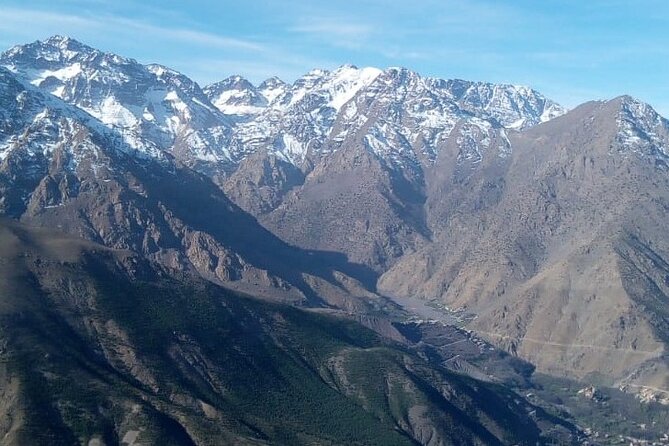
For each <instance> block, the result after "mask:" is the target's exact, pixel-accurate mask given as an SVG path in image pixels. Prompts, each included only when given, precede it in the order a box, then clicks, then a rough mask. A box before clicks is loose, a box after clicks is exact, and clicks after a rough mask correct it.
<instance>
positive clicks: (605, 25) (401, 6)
mask: <svg viewBox="0 0 669 446" xmlns="http://www.w3.org/2000/svg"><path fill="white" fill-rule="evenodd" d="M52 34H64V35H70V36H72V37H74V38H77V39H79V40H81V41H83V42H85V43H88V44H90V45H92V46H95V47H97V48H100V49H103V50H106V51H112V52H116V53H119V54H121V55H124V56H129V57H134V58H136V59H138V60H139V61H141V62H145V63H150V62H158V63H162V64H164V65H167V66H170V67H172V68H175V69H177V70H179V71H181V72H183V73H184V74H187V75H189V76H190V77H192V78H193V79H195V80H197V81H198V82H199V83H200V84H207V83H210V82H213V81H216V80H220V79H222V78H225V77H227V76H228V75H231V74H242V75H244V76H246V77H248V78H249V79H250V80H252V81H254V82H259V81H262V80H263V79H265V78H267V77H270V76H272V75H278V76H279V77H281V78H283V79H284V80H287V81H292V80H294V79H295V78H297V77H298V76H300V75H301V74H303V73H305V72H307V71H309V70H310V69H312V68H317V67H318V68H334V67H336V66H339V65H342V64H344V63H353V64H356V65H358V66H377V67H380V68H384V67H388V66H405V67H408V68H411V69H413V70H415V71H418V72H419V73H421V74H424V75H429V76H436V77H442V78H462V79H470V80H485V81H493V82H507V83H514V84H525V85H530V86H532V87H534V88H536V89H538V90H540V91H542V92H543V93H544V94H546V95H547V96H549V97H551V98H553V99H555V100H557V101H558V102H561V103H562V104H564V105H566V106H568V107H573V106H575V105H577V104H579V103H581V102H584V101H586V100H589V99H606V98H611V97H614V96H617V95H620V94H631V95H633V96H636V97H638V98H640V99H642V100H644V101H646V102H649V103H650V104H651V105H653V106H654V107H655V108H656V109H658V110H659V111H660V112H661V113H662V114H663V115H665V116H669V2H667V1H666V0H635V1H621V0H608V1H601V0H587V1H584V0H579V1H575V0H541V1H538V0H519V1H486V0H401V1H396V0H390V1H388V0H386V1H381V0H355V1H338V0H329V1H327V2H325V1H314V0H311V1H310V0H275V1H269V0H255V1H253V0H245V1H227V0H224V1H206V0H181V1H173V0H163V1H153V0H144V1H141V2H140V1H128V0H50V1H44V0H28V1H26V0H21V1H18V0H2V7H0V46H1V47H3V48H8V47H10V46H13V45H15V44H19V43H26V42H30V41H34V40H37V39H43V38H46V37H48V36H49V35H52Z"/></svg>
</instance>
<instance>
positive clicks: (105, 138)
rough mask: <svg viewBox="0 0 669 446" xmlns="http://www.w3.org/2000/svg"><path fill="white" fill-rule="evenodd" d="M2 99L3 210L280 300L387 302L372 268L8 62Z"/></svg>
mask: <svg viewBox="0 0 669 446" xmlns="http://www.w3.org/2000/svg"><path fill="white" fill-rule="evenodd" d="M0 102H1V103H2V111H1V112H0V113H1V114H2V118H3V126H4V127H3V133H2V135H1V137H2V139H1V140H0V159H1V161H0V210H1V211H2V213H3V214H5V215H9V216H12V217H14V218H17V219H21V220H22V221H25V222H29V223H31V224H33V225H40V226H44V227H51V228H61V229H62V230H63V231H67V232H69V233H71V234H74V235H77V236H80V237H83V238H86V239H89V240H92V241H95V242H98V243H102V244H104V245H105V246H109V247H114V248H122V249H131V250H133V251H134V252H137V253H140V254H142V255H144V256H146V257H147V258H150V259H153V260H156V261H159V262H161V263H162V264H163V265H164V266H166V267H168V268H171V269H172V270H174V271H190V270H193V271H197V272H198V273H199V274H201V275H202V276H203V277H205V278H208V279H211V280H214V281H217V282H220V283H226V284H227V285H228V286H231V287H234V288H237V289H240V290H247V291H253V292H254V293H256V294H259V295H267V296H268V297H271V298H273V299H279V300H290V301H293V302H296V303H300V302H302V303H304V304H309V305H333V306H337V307H341V308H346V307H348V306H349V305H352V307H351V308H355V307H356V306H359V305H362V306H365V305H369V304H371V305H376V304H374V302H376V301H378V300H379V299H378V297H377V296H375V295H374V294H373V293H371V292H369V291H368V290H367V289H366V288H365V287H364V286H363V285H362V283H368V282H369V281H370V277H371V276H370V274H369V273H367V272H366V269H365V268H364V267H361V266H356V265H353V264H350V263H349V262H347V261H346V259H345V258H344V257H343V256H342V255H336V254H328V253H317V252H307V251H302V250H300V249H296V248H293V247H291V246H289V245H287V244H285V243H284V242H282V241H281V240H279V239H277V238H276V237H275V236H273V235H272V234H271V233H269V232H268V231H267V230H265V229H264V228H263V227H261V226H260V225H259V224H258V223H257V222H256V221H255V219H254V218H253V217H252V216H250V215H248V214H247V213H245V212H244V211H242V210H241V209H239V208H238V207H237V206H235V205H234V204H233V203H232V202H231V201H230V200H229V199H228V198H227V197H226V196H225V195H224V194H223V193H222V192H221V190H220V189H219V188H218V187H217V186H216V185H215V184H214V183H213V182H212V181H211V180H209V179H208V178H207V177H205V176H203V175H201V174H198V173H196V172H195V171H193V170H191V169H189V168H187V167H184V166H182V165H181V164H180V163H179V162H177V161H174V160H173V158H172V156H171V154H170V153H168V152H164V151H162V150H161V149H160V148H159V147H158V145H157V144H155V143H153V142H152V141H150V140H146V139H139V138H136V139H133V142H132V144H130V143H129V142H128V141H127V140H126V139H125V138H124V136H123V135H122V134H121V133H120V132H119V131H118V130H117V129H115V128H109V127H107V126H105V125H104V124H103V123H102V122H100V121H98V120H97V119H95V118H94V117H92V116H91V115H89V114H87V113H86V112H84V111H82V110H80V109H78V108H76V107H74V106H71V105H68V104H66V103H64V102H63V101H62V100H60V99H58V98H56V97H54V96H52V95H50V94H46V93H42V92H41V91H39V90H37V89H35V87H32V86H30V85H27V84H25V83H24V81H22V80H21V79H19V78H17V77H16V76H15V75H14V74H12V73H10V72H9V71H7V70H5V69H0ZM356 301H357V303H356Z"/></svg>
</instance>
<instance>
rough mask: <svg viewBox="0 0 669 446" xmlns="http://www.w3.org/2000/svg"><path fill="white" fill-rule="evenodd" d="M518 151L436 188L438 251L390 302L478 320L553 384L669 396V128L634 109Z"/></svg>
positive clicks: (556, 130)
mask: <svg viewBox="0 0 669 446" xmlns="http://www.w3.org/2000/svg"><path fill="white" fill-rule="evenodd" d="M510 139H511V145H512V147H513V154H512V156H511V158H510V159H509V160H507V161H504V162H503V161H497V162H495V163H492V164H491V165H488V166H485V165H484V166H482V167H479V168H478V169H477V170H474V171H472V173H471V175H469V176H468V177H466V178H465V179H464V180H462V179H460V180H459V179H457V178H455V176H454V175H444V174H443V172H442V173H440V174H435V175H433V176H432V177H431V178H430V181H429V184H428V194H429V195H430V194H431V195H430V197H431V198H430V199H428V206H429V208H428V211H427V212H428V215H429V216H431V217H428V218H429V221H430V224H431V229H432V231H433V233H434V234H435V241H434V243H433V244H432V245H430V246H428V247H427V248H425V249H423V250H421V251H419V252H417V253H415V254H412V255H409V256H406V257H405V258H403V259H402V260H401V261H400V262H399V263H398V264H397V265H396V266H395V267H393V268H391V269H390V271H388V272H387V273H385V274H384V275H383V277H382V278H381V280H380V289H381V290H383V291H385V292H386V293H389V294H393V293H397V294H404V295H419V296H422V297H424V298H425V299H429V300H438V301H442V302H445V303H446V304H448V305H449V306H452V307H455V308H466V309H467V310H468V311H471V312H473V313H475V314H476V315H477V318H476V319H475V320H474V321H473V322H472V323H471V327H472V328H475V329H476V330H478V331H480V332H481V333H482V334H485V335H487V336H488V337H489V338H490V339H491V340H493V341H496V342H497V343H499V344H502V345H504V346H506V347H507V348H508V349H509V350H511V351H514V352H517V353H518V354H520V355H522V356H523V357H525V358H528V359H530V360H531V361H532V362H533V363H535V364H537V365H538V367H539V369H540V370H544V371H549V372H553V373H563V374H567V375H570V376H577V377H586V376H589V377H590V378H593V379H595V378H596V379H600V380H602V381H605V382H609V383H631V384H634V385H640V384H643V385H648V386H653V387H655V388H659V389H669V382H668V377H669V369H668V363H667V356H666V353H665V351H666V345H667V344H666V343H667V342H668V341H669V330H668V322H669V319H668V318H667V316H668V315H669V313H668V311H669V298H668V296H669V288H667V281H666V277H667V274H666V271H668V270H667V268H666V265H667V262H666V259H669V237H668V235H669V234H668V233H667V230H666V223H665V220H666V210H667V209H668V207H667V206H668V205H669V177H668V176H667V164H666V160H667V156H666V154H665V152H664V150H665V148H666V147H667V143H668V142H669V138H667V125H666V121H664V120H662V119H661V118H659V117H658V116H657V115H656V114H655V113H654V112H653V111H652V109H650V108H649V107H647V106H645V105H644V104H640V103H638V102H636V101H634V100H632V99H631V98H628V97H621V98H617V99H615V100H612V101H609V102H594V103H588V104H585V105H583V106H581V107H579V108H577V109H575V110H574V111H572V112H570V113H568V114H567V115H565V116H563V117H560V118H557V119H555V120H553V121H550V122H548V123H546V124H542V125H539V126H537V127H535V128H533V129H530V130H528V131H527V132H524V133H519V134H513V135H510ZM436 167H437V169H436V170H438V169H439V165H437V166H436ZM445 169H448V168H447V167H445ZM434 191H439V193H438V194H435V193H434ZM467 191H469V192H467Z"/></svg>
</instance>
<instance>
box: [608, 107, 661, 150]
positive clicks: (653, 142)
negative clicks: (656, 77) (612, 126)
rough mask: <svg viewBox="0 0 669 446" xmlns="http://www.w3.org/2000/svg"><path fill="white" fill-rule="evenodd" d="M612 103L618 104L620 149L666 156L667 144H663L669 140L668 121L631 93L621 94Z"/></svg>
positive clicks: (617, 138)
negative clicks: (630, 94)
mask: <svg viewBox="0 0 669 446" xmlns="http://www.w3.org/2000/svg"><path fill="white" fill-rule="evenodd" d="M613 103H614V104H616V105H617V107H618V114H617V117H616V120H617V124H618V134H617V136H616V142H617V145H618V151H619V152H623V153H628V152H632V153H636V154H637V155H641V156H651V157H654V158H667V157H669V147H667V146H666V144H665V142H666V141H668V140H669V121H667V120H666V119H664V118H663V117H662V116H660V114H659V113H657V112H656V111H655V109H653V107H651V106H650V105H649V104H647V103H645V102H642V101H640V100H638V99H635V98H633V97H631V96H620V97H618V98H615V99H614V100H613Z"/></svg>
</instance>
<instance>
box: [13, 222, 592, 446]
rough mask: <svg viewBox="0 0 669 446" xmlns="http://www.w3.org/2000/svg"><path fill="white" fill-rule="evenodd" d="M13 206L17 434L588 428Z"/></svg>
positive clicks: (497, 438)
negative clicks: (61, 229) (30, 222)
mask: <svg viewBox="0 0 669 446" xmlns="http://www.w3.org/2000/svg"><path fill="white" fill-rule="evenodd" d="M165 273H166V271H165V270H164V269H162V268H161V267H160V266H158V265H157V264H153V263H151V262H147V261H146V260H145V259H143V258H142V257H140V256H137V255H136V254H134V253H132V252H130V251H127V250H111V249H109V248H106V247H103V246H100V245H96V244H93V243H91V242H87V241H83V240H78V239H74V238H71V237H66V236H62V235H60V234H58V233H54V232H51V231H45V230H38V229H34V228H30V227H27V226H24V225H20V224H18V223H16V222H9V221H6V220H4V219H2V220H0V296H2V297H1V298H0V358H2V361H0V382H1V383H2V392H0V404H1V405H2V411H0V435H1V436H2V439H3V440H2V443H3V444H7V445H23V444H33V445H60V444H63V445H66V444H67V445H70V444H161V445H199V444H202V445H205V444H248V445H263V444H293V445H298V444H314V443H318V444H369V445H373V444H379V445H380V444H397V445H400V444H407V445H410V444H425V445H427V444H481V445H483V444H486V445H488V444H511V443H513V444H528V445H529V444H532V445H533V444H536V443H537V442H539V443H548V442H551V441H562V442H571V443H575V442H576V440H577V438H578V435H579V433H578V432H577V430H576V429H575V428H574V427H573V426H572V425H570V424H569V423H566V422H563V421H561V420H559V419H557V418H554V417H551V416H549V415H548V414H546V413H545V412H544V411H543V410H542V409H540V408H538V407H535V406H533V405H531V404H529V403H528V402H527V401H525V400H524V399H522V397H520V396H519V395H517V394H514V393H512V392H509V391H507V390H504V389H503V388H502V387H500V386H497V385H492V384H487V383H484V382H480V381H476V380H473V379H470V378H466V377H464V376H461V375H456V374H453V373H451V372H447V371H445V370H444V369H441V368H435V367H433V366H431V365H430V364H429V363H427V362H426V361H424V360H422V359H420V358H418V357H417V356H415V355H414V354H412V353H411V352H409V351H407V350H405V349H403V348H402V347H401V346H400V345H398V344H394V343H390V342H388V341H384V340H383V339H381V338H379V337H378V336H377V335H375V334H374V333H373V332H371V331H369V330H367V329H364V328H363V327H361V326H360V325H357V324H355V323H352V322H348V321H345V320H342V319H339V318H335V317H332V316H324V315H318V314H313V313H309V312H305V311H301V310H297V309H294V308H292V307H287V306H282V305H277V304H268V303H263V302H261V301H257V300H254V299H251V298H249V297H245V296H241V295H235V294H233V293H231V292H229V291H227V290H225V289H223V288H219V287H217V286H215V285H213V284H211V283H209V282H203V281H201V280H199V279H196V278H193V277H191V278H189V277H188V276H181V277H174V276H171V277H170V276H169V275H167V274H165Z"/></svg>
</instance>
